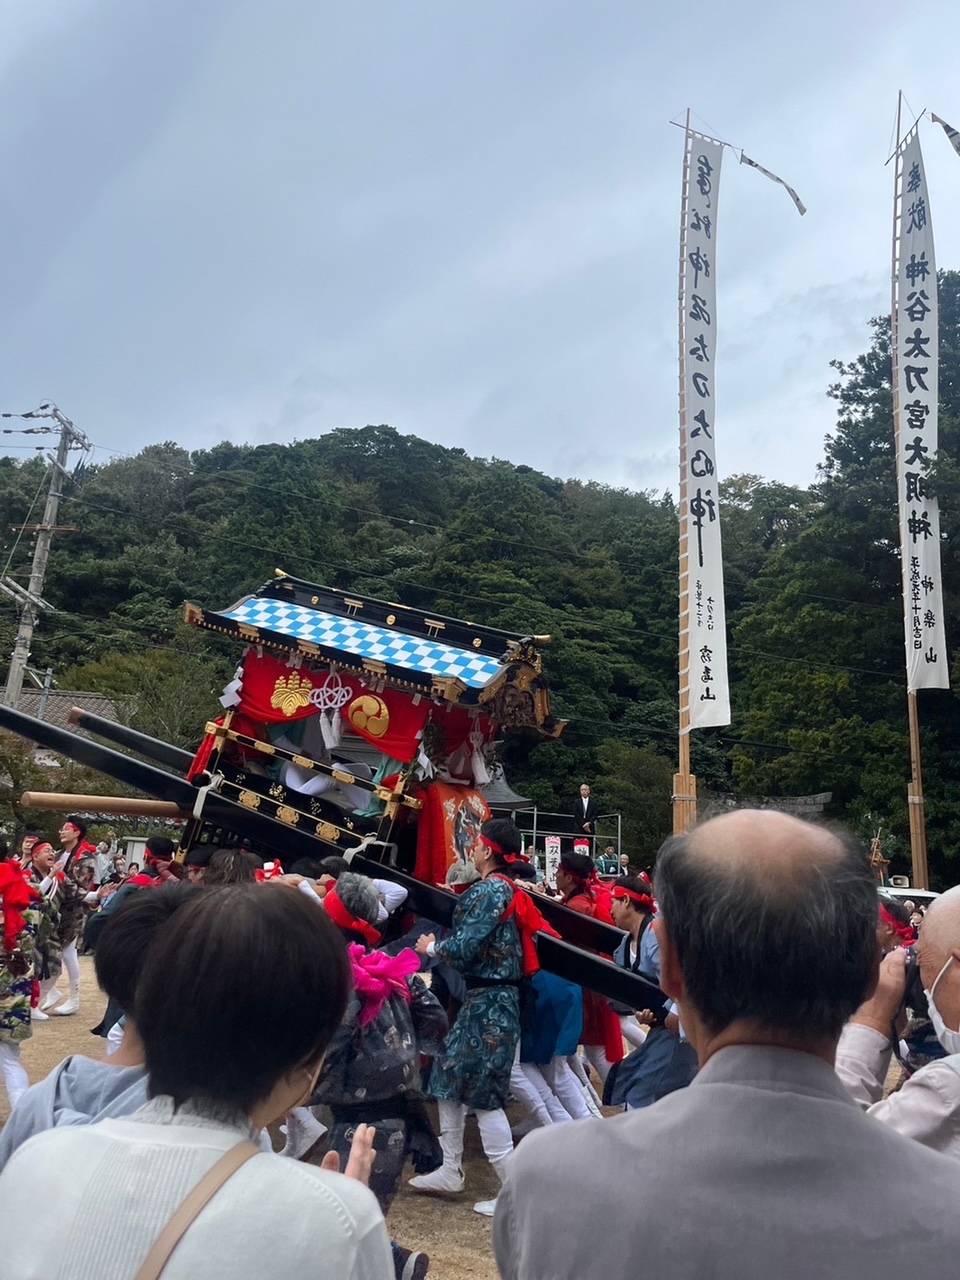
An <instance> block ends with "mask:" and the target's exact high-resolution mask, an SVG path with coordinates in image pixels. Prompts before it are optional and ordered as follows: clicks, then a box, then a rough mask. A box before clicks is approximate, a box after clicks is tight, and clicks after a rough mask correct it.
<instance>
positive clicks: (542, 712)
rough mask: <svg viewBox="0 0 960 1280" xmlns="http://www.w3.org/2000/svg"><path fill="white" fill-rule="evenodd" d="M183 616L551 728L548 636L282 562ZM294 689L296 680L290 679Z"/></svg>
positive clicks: (311, 661)
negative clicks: (348, 586)
mask: <svg viewBox="0 0 960 1280" xmlns="http://www.w3.org/2000/svg"><path fill="white" fill-rule="evenodd" d="M185 616H186V620H187V621H188V622H190V623H192V624H193V625H194V626H198V627H204V628H206V629H208V630H211V631H216V632H219V633H220V634H221V635H227V636H232V637H233V638H235V639H238V640H243V641H245V642H247V643H249V644H256V645H259V646H262V647H263V649H265V650H266V651H268V652H271V653H278V654H283V655H291V656H295V657H297V658H298V659H300V660H301V662H306V663H307V664H308V665H309V666H317V665H322V664H324V663H329V664H331V665H333V666H334V667H335V668H336V669H338V670H341V671H348V672H353V673H356V674H357V675H358V676H360V677H362V678H364V679H366V680H368V681H369V683H370V684H371V685H376V684H380V685H382V686H386V687H389V688H391V689H397V690H400V691H402V692H405V693H410V694H414V695H417V694H419V695H421V696H422V695H428V696H430V697H431V698H434V699H437V700H440V701H444V702H449V703H453V704H455V705H457V706H463V707H470V708H477V709H482V710H483V712H484V714H485V715H486V716H487V717H489V719H490V720H491V721H492V722H493V723H494V724H497V725H502V726H503V727H505V728H532V729H537V730H539V731H540V732H542V733H545V734H547V735H549V736H551V737H556V736H558V735H559V734H560V733H562V732H563V728H564V722H563V721H557V720H555V719H554V717H553V716H552V715H551V712H550V695H549V691H548V689H547V683H546V680H545V679H544V676H543V660H542V656H541V652H540V651H541V649H542V648H544V647H545V646H546V645H549V643H550V636H535V635H528V636H523V635H518V634H515V633H513V632H509V631H502V630H499V629H498V628H494V627H486V626H478V625H477V624H476V623H472V622H460V621H458V620H457V619H456V618H448V617H444V616H443V615H437V614H427V613H425V612H424V611H422V610H420V609H415V608H411V607H410V606H408V605H403V604H394V603H390V602H388V601H385V600H377V599H374V598H373V597H371V596H360V595H356V594H354V593H347V592H343V591H338V590H336V588H334V587H321V586H317V585H316V584H314V583H311V582H305V581H304V580H303V579H301V578H294V577H291V576H290V575H289V574H286V573H284V572H283V571H282V570H279V569H278V570H277V573H276V576H275V577H274V578H273V579H272V580H271V581H270V582H267V583H265V584H264V585H263V586H262V587H260V588H259V590H257V591H255V592H254V593H253V594H252V595H246V596H243V597H242V598H241V599H240V600H238V601H237V602H236V604H233V605H231V606H230V607H229V608H228V609H225V610H223V611H221V612H216V611H212V610H207V609H202V608H200V607H199V606H197V605H194V604H188V605H187V606H186V609H185ZM293 687H294V688H296V682H295V683H294V686H293Z"/></svg>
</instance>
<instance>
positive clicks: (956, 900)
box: [919, 885, 960, 987]
mask: <svg viewBox="0 0 960 1280" xmlns="http://www.w3.org/2000/svg"><path fill="white" fill-rule="evenodd" d="M958 947H960V885H958V886H957V887H956V888H955V889H948V890H947V892H946V893H943V894H941V895H940V897H939V898H936V899H935V900H934V901H933V902H931V904H930V906H929V907H928V908H927V914H926V915H925V916H924V919H923V924H922V926H921V928H920V943H919V952H920V964H921V969H927V968H930V969H932V970H933V976H934V977H936V974H937V971H939V970H940V969H942V968H943V966H944V965H945V964H946V962H947V958H948V956H949V955H950V954H951V952H953V951H955V950H956V949H957V948H958ZM921 976H922V977H923V979H924V985H925V986H927V987H929V986H930V984H931V982H932V980H933V979H932V978H931V979H930V981H928V980H927V979H928V974H927V973H926V972H923V973H922V974H921Z"/></svg>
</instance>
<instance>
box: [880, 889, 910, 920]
mask: <svg viewBox="0 0 960 1280" xmlns="http://www.w3.org/2000/svg"><path fill="white" fill-rule="evenodd" d="M877 897H878V898H879V899H880V905H881V906H882V907H886V909H887V910H888V911H889V912H890V914H891V915H892V916H893V918H894V920H896V921H897V923H898V924H906V925H908V924H909V923H910V912H909V911H908V910H907V908H906V907H905V906H904V905H903V903H902V902H901V901H900V899H899V898H893V897H889V896H888V895H887V894H885V893H880V894H878V895H877Z"/></svg>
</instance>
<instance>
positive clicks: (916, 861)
mask: <svg viewBox="0 0 960 1280" xmlns="http://www.w3.org/2000/svg"><path fill="white" fill-rule="evenodd" d="M902 110H903V92H902V91H901V92H900V93H898V94H897V143H896V147H895V149H894V157H895V161H894V166H893V239H892V242H891V250H890V390H891V392H892V399H893V439H894V447H895V449H896V466H897V471H896V475H897V523H898V525H899V527H900V541H901V554H902V555H903V556H904V557H905V556H906V548H905V547H904V546H903V522H902V520H901V519H900V317H899V314H898V313H899V309H900V289H899V279H900V231H901V224H902V217H903V210H902V209H901V208H900V179H901V175H902V172H903V156H902V154H901V151H900V121H901V113H902ZM901 582H902V586H903V593H904V594H903V607H904V610H906V607H907V596H906V581H905V579H903V578H901ZM904 657H906V655H904ZM907 723H908V725H909V729H910V783H909V785H908V787H907V813H908V816H909V819H910V862H911V877H910V878H911V882H912V884H913V886H914V888H916V889H927V888H929V884H928V880H929V873H928V871H927V820H926V812H925V809H924V802H923V763H922V757H921V754H920V712H919V708H918V706H917V694H916V691H915V690H913V689H909V688H908V690H907Z"/></svg>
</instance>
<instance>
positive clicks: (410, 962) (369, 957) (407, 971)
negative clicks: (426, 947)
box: [347, 942, 420, 1027]
mask: <svg viewBox="0 0 960 1280" xmlns="http://www.w3.org/2000/svg"><path fill="white" fill-rule="evenodd" d="M347 954H348V955H349V957H350V965H351V968H352V969H353V985H354V989H355V990H356V993H357V995H358V996H359V997H360V1026H361V1027H365V1026H367V1024H368V1023H370V1022H373V1020H374V1019H375V1018H376V1016H377V1015H378V1014H379V1012H380V1010H381V1009H382V1008H383V1006H384V1005H385V1004H386V1002H387V1001H388V1000H389V999H390V997H391V996H400V997H401V999H403V1000H406V1002H407V1004H409V1003H410V987H409V986H408V985H407V978H409V977H410V975H411V974H413V973H417V972H418V971H419V969H420V957H419V956H418V955H417V953H416V952H415V951H411V950H410V948H409V947H408V948H407V949H406V950H405V951H401V952H400V954H399V955H398V956H388V955H385V954H384V952H382V951H367V950H365V949H364V948H363V947H362V946H361V945H360V943H359V942H351V943H350V945H349V946H348V947H347Z"/></svg>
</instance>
